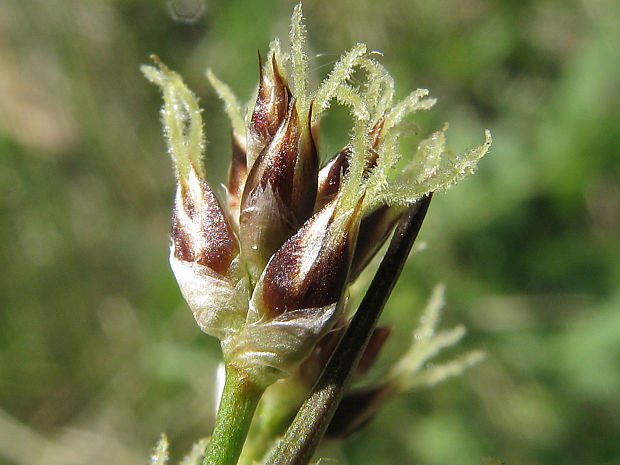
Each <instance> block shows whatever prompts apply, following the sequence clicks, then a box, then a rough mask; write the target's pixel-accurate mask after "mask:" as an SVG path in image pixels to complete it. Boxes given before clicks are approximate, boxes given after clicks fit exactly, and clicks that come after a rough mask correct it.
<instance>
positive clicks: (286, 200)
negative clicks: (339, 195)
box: [239, 101, 318, 279]
mask: <svg viewBox="0 0 620 465" xmlns="http://www.w3.org/2000/svg"><path fill="white" fill-rule="evenodd" d="M317 172H318V157H317V153H316V148H315V146H314V142H313V140H312V137H311V136H310V130H309V128H305V129H304V128H301V127H300V124H299V118H298V115H297V110H296V107H295V102H294V101H293V102H292V103H291V108H290V110H289V113H288V114H287V116H286V118H285V119H284V121H283V122H282V125H281V126H280V128H279V129H278V131H277V132H276V134H275V135H274V137H273V139H272V140H271V142H270V143H269V145H268V146H267V147H265V149H264V150H263V151H262V152H261V154H260V155H259V157H258V158H257V160H256V162H255V163H254V165H253V166H252V168H251V169H250V172H249V174H248V177H247V180H246V183H245V187H244V191H243V195H242V198H241V212H240V216H239V224H240V228H239V230H240V231H239V232H240V238H241V243H242V247H243V253H244V257H245V259H246V260H247V262H248V265H249V269H250V273H251V275H252V276H253V277H254V279H258V277H259V276H260V273H261V272H262V270H263V268H264V266H265V265H266V263H267V261H268V260H269V257H271V255H272V254H273V253H274V252H275V251H276V250H278V248H280V246H281V245H282V244H283V243H284V241H286V239H288V238H289V237H290V236H291V235H292V234H293V233H294V232H295V231H296V230H297V229H298V228H299V227H300V226H301V225H302V224H303V222H304V221H305V220H306V219H307V218H308V217H309V216H310V215H311V213H312V208H313V205H314V199H315V196H316V185H317Z"/></svg>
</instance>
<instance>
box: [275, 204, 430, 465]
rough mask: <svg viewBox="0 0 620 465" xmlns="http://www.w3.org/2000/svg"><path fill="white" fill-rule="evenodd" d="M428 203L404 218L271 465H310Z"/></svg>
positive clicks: (400, 268)
mask: <svg viewBox="0 0 620 465" xmlns="http://www.w3.org/2000/svg"><path fill="white" fill-rule="evenodd" d="M430 201H431V194H429V195H427V196H425V197H423V198H422V199H420V200H419V201H418V202H417V203H416V204H414V205H412V206H411V207H409V208H408V209H407V210H406V211H405V213H404V214H403V217H402V218H401V220H400V222H399V224H398V227H397V228H396V231H395V232H394V236H393V237H392V242H391V243H390V246H389V248H388V250H387V252H386V253H385V256H384V257H383V260H382V262H381V265H379V269H378V270H377V273H376V274H375V277H374V279H373V280H372V283H371V284H370V287H369V288H368V291H367V293H366V295H365V296H364V299H363V300H362V303H361V304H360V306H359V308H358V309H357V312H356V313H355V315H354V317H353V319H352V320H351V323H350V324H349V328H348V329H347V332H346V333H345V335H344V336H343V338H342V340H341V341H340V344H339V345H338V347H336V350H335V351H334V354H333V355H332V357H331V359H330V360H329V362H328V363H327V366H326V367H325V370H324V371H323V373H322V374H321V377H320V378H319V380H318V381H317V383H316V385H315V386H314V388H313V389H312V393H311V394H310V397H308V399H306V401H305V402H304V404H303V405H302V406H301V408H300V409H299V412H298V413H297V416H296V417H295V420H293V423H292V424H291V426H290V427H289V429H288V430H287V431H286V434H285V435H284V437H283V438H282V440H281V441H280V442H279V443H278V444H277V445H276V447H275V448H274V450H273V451H272V453H271V454H270V456H269V458H268V459H267V462H266V463H267V465H306V464H308V463H309V462H310V459H311V458H312V456H313V454H314V451H315V450H316V448H317V446H318V444H319V442H320V441H321V439H323V436H324V435H325V431H326V430H327V427H328V426H329V423H330V421H331V419H332V418H333V416H334V413H335V411H336V408H337V407H338V404H339V403H340V400H341V399H342V396H343V394H344V392H345V391H346V389H347V388H348V386H349V383H350V380H351V375H352V373H353V372H354V371H355V368H356V367H357V364H358V362H359V359H360V357H361V356H362V353H363V352H364V349H365V348H366V346H367V345H368V341H369V339H370V335H371V334H372V331H373V329H374V328H375V326H376V324H377V320H378V319H379V316H380V315H381V312H382V310H383V307H384V306H385V303H386V302H387V299H388V297H389V296H390V293H391V292H392V289H393V288H394V285H395V284H396V281H397V280H398V277H399V276H400V272H401V271H402V268H403V266H404V264H405V261H406V260H407V256H408V255H409V252H410V250H411V247H412V245H413V243H414V241H415V239H416V237H417V235H418V232H419V231H420V227H421V226H422V222H423V221H424V217H425V216H426V211H427V209H428V206H429V204H430Z"/></svg>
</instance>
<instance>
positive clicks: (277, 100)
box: [248, 52, 291, 166]
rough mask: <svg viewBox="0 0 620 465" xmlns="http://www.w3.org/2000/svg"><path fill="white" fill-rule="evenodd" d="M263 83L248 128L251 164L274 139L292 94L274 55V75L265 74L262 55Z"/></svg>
mask: <svg viewBox="0 0 620 465" xmlns="http://www.w3.org/2000/svg"><path fill="white" fill-rule="evenodd" d="M258 61H259V66H260V82H259V84H258V96H257V98H256V104H255V105H254V112H253V113H252V117H251V119H250V123H249V126H248V165H249V166H252V164H253V163H254V160H256V157H257V156H258V154H259V153H260V152H261V151H262V150H263V149H264V148H265V146H266V145H267V144H268V143H269V142H270V141H271V139H272V138H273V137H274V136H275V134H276V132H277V131H278V128H279V127H280V125H281V123H282V121H283V120H284V118H285V117H286V114H287V112H288V110H289V105H290V100H291V91H290V90H289V88H288V86H287V84H286V81H285V79H284V77H283V76H282V74H280V71H279V69H278V64H277V62H276V57H275V54H274V55H272V56H271V70H270V71H271V72H265V70H264V68H263V64H262V59H261V56H260V52H259V53H258Z"/></svg>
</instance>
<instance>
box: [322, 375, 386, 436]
mask: <svg viewBox="0 0 620 465" xmlns="http://www.w3.org/2000/svg"><path fill="white" fill-rule="evenodd" d="M394 393H395V392H394V390H393V388H392V386H391V385H390V384H379V385H377V386H370V387H366V388H360V389H353V390H351V391H349V392H348V393H346V394H345V395H344V397H343V398H342V401H341V402H340V405H338V408H337V409H336V413H335V414H334V417H333V418H332V421H331V422H330V424H329V427H328V428H327V433H326V434H327V437H329V438H332V439H344V438H346V437H348V436H350V435H351V434H353V433H355V432H356V431H358V430H360V429H361V428H363V427H364V426H365V425H366V424H367V423H368V422H369V421H370V420H372V419H373V417H374V416H375V415H376V414H377V411H378V410H379V408H380V407H381V406H383V404H384V403H385V401H386V400H387V399H389V398H391V397H392V396H393V395H394Z"/></svg>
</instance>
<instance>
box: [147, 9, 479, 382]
mask: <svg viewBox="0 0 620 465" xmlns="http://www.w3.org/2000/svg"><path fill="white" fill-rule="evenodd" d="M304 47H305V30H304V27H303V24H302V16H301V8H300V6H298V7H296V9H295V13H294V15H293V21H292V26H291V48H290V51H289V52H288V53H284V52H283V51H282V50H281V47H280V43H279V42H278V41H274V42H273V43H272V44H271V47H270V50H269V53H268V55H267V60H266V61H265V62H264V63H263V62H262V59H260V58H259V61H260V69H259V85H258V91H257V95H256V98H255V99H253V100H252V102H251V103H250V104H249V105H248V110H247V112H245V114H244V111H243V110H242V108H241V105H240V104H239V103H238V101H237V99H236V98H235V97H234V95H233V94H232V92H231V90H230V89H229V88H228V87H227V86H226V85H225V84H223V83H222V82H221V81H219V80H218V79H217V78H216V77H215V76H214V75H213V73H212V72H211V71H208V73H207V77H208V78H209V80H210V81H211V83H212V85H213V86H214V88H215V89H216V91H217V92H218V94H219V95H220V97H221V98H222V99H223V100H224V102H225V107H226V111H227V113H228V114H229V116H230V118H231V121H232V126H233V132H232V139H233V149H232V157H231V162H230V169H229V175H228V182H227V186H226V192H225V195H224V197H223V198H222V199H221V200H218V198H217V196H216V195H215V194H214V192H213V191H212V190H211V188H210V187H209V185H208V184H207V182H206V181H205V173H204V164H203V160H202V156H203V151H204V139H205V137H204V130H203V124H202V118H201V114H200V108H199V106H198V101H197V98H196V97H195V96H194V94H193V93H192V92H191V91H190V90H189V89H188V88H187V87H186V86H185V84H184V83H183V80H182V78H181V77H180V76H179V75H178V74H177V73H175V72H173V71H171V70H170V69H168V68H167V67H166V66H165V65H164V64H163V63H161V62H160V61H159V60H158V59H157V58H156V57H154V59H155V61H156V64H157V67H152V66H144V67H143V68H142V69H143V72H144V74H145V75H146V76H147V78H148V79H150V80H151V81H152V82H154V83H155V84H157V85H158V86H159V87H160V88H161V89H162V92H163V96H164V106H163V108H162V121H163V125H164V129H165V135H166V139H167V143H168V149H169V152H170V154H171V156H172V159H173V162H174V167H175V172H176V178H177V191H176V196H175V202H174V210H173V215H172V236H171V238H172V240H171V251H170V264H171V266H172V270H173V272H174V274H175V277H176V279H177V281H178V283H179V286H180V289H181V292H182V293H183V296H184V298H185V300H186V301H187V303H188V304H189V306H190V308H191V309H192V312H193V314H194V317H195V319H196V322H197V323H198V325H199V326H200V328H201V329H202V330H203V331H204V332H205V333H207V334H210V335H213V336H215V337H217V338H219V339H220V341H221V344H222V349H223V354H224V360H225V362H226V363H227V364H230V365H234V366H235V367H236V368H237V369H238V370H240V371H242V372H243V373H245V375H246V376H247V377H248V378H249V379H250V380H251V381H252V382H254V383H255V384H256V385H257V386H262V387H266V386H267V385H269V384H271V383H273V382H274V381H275V380H277V379H278V378H282V377H286V376H288V375H289V374H291V373H292V372H293V371H294V370H295V369H296V368H297V367H298V366H299V365H300V363H301V362H302V361H303V360H304V359H306V358H307V357H308V355H309V354H310V353H311V352H312V351H313V349H314V348H315V346H316V344H317V342H318V341H319V340H321V338H322V337H323V336H325V335H326V334H327V333H328V332H329V331H330V330H331V329H332V328H333V327H334V324H335V323H336V321H338V320H339V319H340V318H341V316H342V314H343V311H344V307H345V305H344V302H345V300H346V291H347V287H348V285H349V284H351V283H352V282H353V280H355V278H356V277H357V276H358V275H359V273H360V271H361V270H362V269H363V268H364V267H365V266H366V265H367V264H368V262H369V261H370V260H371V259H372V257H373V256H374V255H375V254H376V252H377V251H378V249H379V248H380V247H381V245H382V244H383V242H384V241H385V239H386V237H387V236H388V235H389V233H390V231H391V230H392V228H393V226H394V224H395V223H396V221H397V220H398V218H399V216H400V215H401V213H402V211H403V208H404V206H406V205H407V204H410V203H412V202H415V201H416V200H417V199H419V198H420V197H422V196H423V195H425V194H427V193H429V192H433V191H436V190H440V189H445V188H446V187H448V186H449V185H451V184H453V183H455V182H457V181H458V180H459V179H461V178H463V177H464V176H466V175H467V174H469V173H471V172H472V170H473V169H474V168H475V165H476V163H477V161H478V159H479V158H480V157H482V156H483V155H484V154H485V153H486V152H487V150H488V147H489V145H490V142H491V141H490V135H489V134H488V132H487V135H486V142H485V143H484V144H483V145H481V146H479V147H476V148H475V149H473V150H471V151H469V152H466V153H464V154H462V155H458V156H454V155H451V154H448V153H447V152H446V150H445V137H444V131H445V128H444V129H443V130H441V131H438V132H436V133H434V134H432V135H431V136H430V137H429V138H427V139H424V140H422V141H421V142H420V144H419V147H418V150H417V152H416V153H415V155H414V156H413V157H412V159H411V161H410V162H409V163H408V164H407V165H406V166H405V168H404V169H401V170H397V169H396V165H397V163H398V162H399V161H400V154H399V150H398V137H399V136H400V134H401V133H402V132H403V131H404V125H403V120H404V118H405V117H407V116H408V115H410V114H412V113H414V112H416V111H418V110H426V109H428V108H430V107H431V106H432V105H433V104H434V102H435V100H434V99H432V98H429V97H428V91H427V90H424V89H418V90H416V91H414V92H412V93H410V94H409V95H407V96H406V97H405V98H404V99H402V100H400V101H398V102H394V83H393V79H392V77H391V76H390V75H389V73H388V72H387V71H386V70H385V68H384V67H383V65H381V64H380V63H379V62H378V61H376V60H375V59H374V58H373V55H372V54H369V53H368V52H367V50H366V47H365V45H363V44H358V45H356V46H355V47H353V48H352V49H351V50H350V51H349V52H347V53H345V54H344V55H343V56H342V58H341V59H340V60H339V61H338V62H337V63H336V65H335V66H334V68H333V70H332V71H331V73H330V74H329V76H328V77H327V78H326V79H325V81H324V82H323V83H322V85H321V86H320V87H319V88H318V89H317V90H316V91H314V92H311V91H310V90H309V89H308V83H307V77H308V59H307V56H306V55H305V53H304ZM354 72H356V73H357V74H356V79H355V81H354V80H352V79H351V76H352V74H353V73H354ZM360 75H363V76H364V77H362V78H360ZM334 100H336V101H338V102H339V103H340V104H342V105H345V106H347V107H349V108H350V109H351V117H352V120H353V124H352V129H351V132H350V134H351V135H350V140H349V143H348V144H347V145H346V146H345V147H343V149H342V150H341V151H340V152H338V153H337V154H336V155H334V156H333V157H332V158H331V159H329V160H328V161H327V162H326V163H325V164H324V165H323V167H322V168H319V166H320V156H319V154H318V148H317V147H318V145H317V140H316V137H317V134H318V126H319V121H320V117H321V115H322V114H323V113H324V112H325V111H326V110H327V109H328V108H329V106H330V105H331V103H332V101H334Z"/></svg>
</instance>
